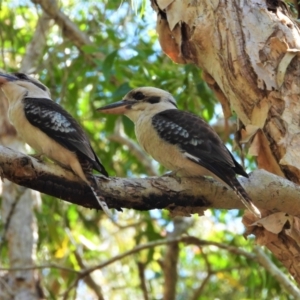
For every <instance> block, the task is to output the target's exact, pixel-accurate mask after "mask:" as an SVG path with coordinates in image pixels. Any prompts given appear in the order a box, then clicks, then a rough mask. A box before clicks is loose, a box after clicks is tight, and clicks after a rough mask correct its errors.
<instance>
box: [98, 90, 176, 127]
mask: <svg viewBox="0 0 300 300" xmlns="http://www.w3.org/2000/svg"><path fill="white" fill-rule="evenodd" d="M167 109H177V105H176V101H175V99H174V98H173V96H172V95H171V94H170V93H168V92H166V91H164V90H161V89H158V88H154V87H140V88H136V89H134V90H132V91H130V92H129V93H128V94H126V95H125V96H124V98H123V99H122V100H121V101H118V102H114V103H112V104H109V105H106V106H104V107H100V108H98V109H97V110H98V111H102V112H104V113H107V114H117V115H126V116H127V117H128V118H130V119H131V120H132V121H133V122H136V121H137V120H138V119H139V117H140V116H141V115H143V114H150V115H154V114H156V113H159V112H161V111H164V110H167Z"/></svg>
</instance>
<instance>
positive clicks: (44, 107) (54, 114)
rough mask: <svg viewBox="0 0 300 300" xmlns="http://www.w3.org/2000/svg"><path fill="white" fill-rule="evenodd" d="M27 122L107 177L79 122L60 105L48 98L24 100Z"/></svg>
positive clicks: (26, 98)
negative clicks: (88, 162)
mask: <svg viewBox="0 0 300 300" xmlns="http://www.w3.org/2000/svg"><path fill="white" fill-rule="evenodd" d="M23 103H24V111H25V116H26V118H27V120H28V121H29V122H30V123H31V124H32V125H33V126H35V127H38V128H39V129H40V130H41V131H43V132H44V133H45V134H46V135H48V136H49V137H51V138H52V139H54V140H55V141H56V142H57V143H58V144H60V145H62V146H63V147H65V148H66V149H68V150H70V151H72V152H75V153H76V154H77V156H78V157H79V158H80V157H82V158H85V159H88V160H89V161H90V162H91V163H92V165H93V168H94V169H95V170H97V171H99V172H101V173H102V174H104V175H105V176H107V175H108V174H107V172H106V170H105V168H104V167H103V165H102V163H101V162H100V160H99V158H98V157H97V155H96V154H95V152H94V150H93V149H92V147H91V145H90V142H89V140H88V137H87V136H86V133H85V132H84V131H83V129H82V128H81V126H80V125H79V124H78V122H77V121H76V120H75V119H74V118H73V117H72V116H71V115H70V114H69V113H68V112H67V111H65V110H64V109H63V108H62V107H61V106H60V105H58V104H57V103H55V102H53V101H52V100H50V99H46V98H28V97H25V98H24V99H23Z"/></svg>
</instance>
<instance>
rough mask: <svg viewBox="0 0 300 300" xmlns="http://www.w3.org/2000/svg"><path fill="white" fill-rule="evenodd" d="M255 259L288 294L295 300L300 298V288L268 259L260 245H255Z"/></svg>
mask: <svg viewBox="0 0 300 300" xmlns="http://www.w3.org/2000/svg"><path fill="white" fill-rule="evenodd" d="M254 252H255V254H256V259H257V261H258V262H259V263H260V264H261V265H262V266H263V267H264V268H265V269H266V270H267V271H268V272H269V273H270V274H271V275H272V276H273V277H274V278H275V279H276V280H277V281H278V282H279V284H280V285H281V286H282V287H283V288H284V289H285V290H286V291H287V292H288V293H289V294H290V295H293V297H294V299H295V300H300V290H299V289H298V288H297V287H296V286H295V285H294V284H292V283H291V281H290V279H289V278H288V277H287V276H286V275H285V274H284V273H283V272H282V271H281V270H280V269H279V268H278V267H277V266H276V265H275V264H274V263H273V262H272V261H271V260H270V259H269V257H268V256H267V255H266V254H265V253H264V252H263V250H262V249H261V248H260V247H255V248H254Z"/></svg>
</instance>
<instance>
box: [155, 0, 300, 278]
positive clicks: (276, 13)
mask: <svg viewBox="0 0 300 300" xmlns="http://www.w3.org/2000/svg"><path fill="white" fill-rule="evenodd" d="M151 2H152V6H153V8H154V10H155V11H156V12H157V15H158V19H157V31H158V34H159V41H160V43H161V46H162V49H163V50H164V51H165V52H166V54H167V55H168V56H169V57H170V58H171V59H173V60H174V61H175V62H177V63H184V62H187V63H194V64H196V65H197V66H198V67H200V68H202V69H203V74H204V76H203V78H204V80H205V81H206V82H207V83H208V85H209V86H210V87H211V89H212V90H213V91H214V92H215V93H216V96H217V98H218V99H219V100H220V102H221V104H222V107H223V111H224V116H225V117H228V116H229V115H230V113H231V111H234V112H235V113H236V114H237V116H238V118H239V119H240V120H241V122H242V124H243V126H242V128H241V130H240V137H241V141H240V142H244V143H248V142H249V143H250V148H249V152H250V154H251V155H254V156H256V157H257V163H258V167H259V168H261V169H265V170H267V171H269V172H272V173H273V174H277V175H279V176H281V177H286V178H287V179H289V180H290V181H293V182H294V183H297V184H299V182H300V151H299V149H300V135H299V132H300V128H299V114H300V101H299V95H300V87H299V75H300V56H299V52H300V30H299V28H298V25H297V23H296V22H294V21H293V19H292V18H291V16H290V15H289V13H288V11H287V8H286V5H285V4H284V2H281V1H276V2H273V1H272V2H271V1H257V0H249V1H240V0H233V1H225V0H214V1H211V0H201V1H200V0H189V1H182V0H156V1H155V0H152V1H151ZM162 24H163V26H162ZM165 32H167V33H168V34H167V35H166V33H165ZM170 40H172V43H170ZM166 44H167V45H168V46H166ZM170 45H171V46H172V47H171V46H170ZM174 56H175V57H174ZM254 173H255V175H256V176H257V174H258V173H257V172H254ZM252 178H254V177H253V176H252V177H251V179H252ZM261 186H264V183H263V182H261ZM277 187H278V190H277V191H280V192H282V189H284V187H282V188H280V187H279V186H277ZM265 188H266V190H267V192H269V193H270V195H269V196H268V195H264V196H262V195H261V198H260V199H261V200H260V201H261V202H260V203H259V202H256V201H257V198H256V197H255V196H254V197H253V195H251V191H249V192H250V195H251V196H252V197H253V199H254V201H255V202H256V205H257V206H258V207H261V206H260V204H262V202H264V204H266V206H265V209H267V210H268V211H264V212H263V214H264V216H267V215H268V214H270V213H271V212H270V211H269V208H271V207H272V204H271V201H273V199H272V197H273V196H274V193H273V189H272V186H271V185H267V186H265ZM295 188H296V189H298V186H295ZM267 199H269V200H267ZM265 201H267V202H265ZM282 201H283V202H282V203H283V205H282V206H281V208H280V209H279V211H283V212H287V211H288V210H289V207H288V206H287V205H286V202H285V201H286V199H283V198H282ZM268 205H270V206H269V207H268ZM291 205H293V208H295V209H296V210H297V209H299V203H298V201H296V199H295V202H293V203H291ZM277 208H278V206H277ZM289 214H290V212H289ZM291 215H292V216H295V214H294V213H293V212H291ZM253 221H254V220H253V219H252V218H251V220H250V221H249V220H248V221H247V217H246V218H245V220H244V222H245V224H246V225H247V226H248V230H250V229H251V230H250V231H251V233H254V234H255V235H256V237H257V241H258V242H260V243H261V244H264V245H266V246H267V247H268V248H269V249H270V250H271V251H272V252H273V253H274V254H275V255H276V256H277V258H278V259H279V260H280V261H281V262H282V263H283V264H284V265H285V266H286V267H287V268H288V270H289V271H290V273H291V274H292V275H293V276H294V278H295V279H296V280H297V282H298V283H299V282H300V277H299V272H298V269H299V268H298V261H299V251H300V248H299V247H300V239H299V238H298V236H299V235H300V234H299V232H300V228H299V226H294V227H293V232H294V235H293V237H291V236H290V235H288V234H287V232H286V230H285V229H284V227H283V228H281V230H280V231H279V232H277V233H273V232H272V231H270V228H266V227H264V226H261V225H259V226H258V225H257V224H256V226H252V225H251V224H252V223H253ZM267 222H270V220H268V221H267ZM290 223H291V224H294V223H297V224H298V219H297V218H293V217H292V221H289V222H286V224H287V226H291V224H290ZM266 236H268V237H270V240H264V241H263V242H262V240H261V237H266Z"/></svg>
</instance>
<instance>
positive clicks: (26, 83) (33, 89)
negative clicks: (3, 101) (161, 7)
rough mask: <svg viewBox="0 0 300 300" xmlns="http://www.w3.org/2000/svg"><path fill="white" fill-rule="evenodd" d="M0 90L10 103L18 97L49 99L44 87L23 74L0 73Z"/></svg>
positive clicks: (48, 92) (46, 89)
mask: <svg viewBox="0 0 300 300" xmlns="http://www.w3.org/2000/svg"><path fill="white" fill-rule="evenodd" d="M0 88H1V89H2V91H3V92H4V94H5V96H6V98H7V99H8V100H9V101H10V102H11V101H16V100H18V99H19V98H20V97H22V98H23V97H32V98H33V97H35V98H49V99H50V98H51V95H50V91H49V89H48V88H47V87H46V86H44V85H43V84H42V83H41V82H39V81H38V80H37V79H35V78H33V77H31V76H28V75H26V74H24V73H13V74H5V73H1V72H0Z"/></svg>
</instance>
